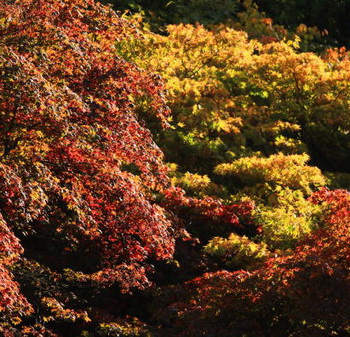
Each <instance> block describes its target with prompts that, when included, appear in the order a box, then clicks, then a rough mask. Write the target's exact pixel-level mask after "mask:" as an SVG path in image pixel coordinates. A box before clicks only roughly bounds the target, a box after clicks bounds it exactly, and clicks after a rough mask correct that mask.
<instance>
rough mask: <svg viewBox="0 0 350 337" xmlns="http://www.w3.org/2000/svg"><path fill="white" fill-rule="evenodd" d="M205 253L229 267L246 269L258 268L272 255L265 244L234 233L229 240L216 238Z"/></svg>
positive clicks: (205, 248)
mask: <svg viewBox="0 0 350 337" xmlns="http://www.w3.org/2000/svg"><path fill="white" fill-rule="evenodd" d="M204 251H205V252H206V253H208V254H210V255H213V256H216V257H217V258H219V259H220V260H222V261H223V262H224V263H225V264H226V265H227V267H231V268H244V269H252V268H256V267H257V265H259V264H261V263H262V262H264V261H265V260H266V259H267V258H268V257H269V255H270V254H271V253H270V252H269V251H268V249H267V246H266V244H265V243H255V242H253V241H251V240H249V239H248V238H247V237H246V236H240V235H238V234H234V233H232V234H230V235H229V237H228V238H227V239H224V238H220V237H214V238H213V239H211V240H210V241H209V243H208V244H207V245H206V246H205V247H204Z"/></svg>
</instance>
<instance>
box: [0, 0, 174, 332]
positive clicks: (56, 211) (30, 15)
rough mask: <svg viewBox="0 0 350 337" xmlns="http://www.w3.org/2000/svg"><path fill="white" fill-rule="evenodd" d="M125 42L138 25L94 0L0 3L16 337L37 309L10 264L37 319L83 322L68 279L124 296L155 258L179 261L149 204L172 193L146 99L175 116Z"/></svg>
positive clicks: (0, 220)
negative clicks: (120, 50) (122, 46)
mask: <svg viewBox="0 0 350 337" xmlns="http://www.w3.org/2000/svg"><path fill="white" fill-rule="evenodd" d="M127 35H134V36H136V32H135V30H134V28H133V27H132V25H130V24H128V23H127V22H126V21H124V20H123V19H121V18H119V17H118V16H117V15H116V14H115V13H114V12H113V11H112V10H111V9H109V8H107V7H104V6H102V5H99V4H96V3H95V2H94V1H91V0H74V1H66V0H50V1H42V0H25V1H8V0H3V1H1V3H0V78H1V81H0V152H1V158H0V166H1V172H0V226H1V227H0V228H1V240H2V243H1V252H0V253H1V256H0V262H1V266H0V273H1V285H0V292H1V298H0V311H1V313H2V314H3V315H4V316H2V317H3V319H2V323H1V324H2V329H5V330H3V331H5V332H6V331H7V333H9V334H10V333H11V331H14V330H11V329H12V328H11V322H14V323H16V324H19V323H20V319H21V317H22V316H23V315H26V314H28V313H29V312H30V311H31V310H33V309H32V307H31V305H30V304H29V303H28V302H27V300H26V299H25V298H24V297H23V295H22V294H21V292H20V290H19V288H18V284H16V283H15V281H14V279H13V277H12V276H11V273H10V272H9V268H10V269H11V266H12V270H13V271H14V273H15V274H16V279H17V280H18V281H19V282H20V283H21V286H22V288H23V291H24V293H25V295H26V296H27V298H28V299H29V301H30V302H31V304H32V305H33V307H35V308H40V309H36V310H40V315H42V317H41V319H40V320H41V321H43V322H50V321H56V320H57V321H71V322H73V321H76V320H78V321H79V320H81V321H82V322H88V321H89V320H90V318H89V317H88V313H86V310H85V307H84V308H82V304H81V303H83V302H84V301H81V299H79V294H78V293H79V291H78V293H76V294H74V291H71V292H70V291H68V292H67V291H66V292H65V291H64V288H65V286H63V285H62V283H65V284H71V286H72V287H73V288H74V287H78V288H77V289H79V287H82V288H84V284H85V286H86V285H88V287H91V285H92V286H93V285H94V284H95V286H96V287H100V288H101V289H102V288H103V287H104V286H110V285H113V284H117V285H119V287H120V289H121V291H122V292H128V291H130V290H131V289H133V288H143V287H145V286H147V285H148V284H149V281H148V278H147V273H148V272H150V271H152V266H151V263H150V261H152V260H157V259H168V258H170V257H171V256H172V254H173V249H174V235H173V232H174V230H173V229H172V226H171V222H170V220H169V219H168V218H167V216H166V213H165V212H164V210H163V209H162V208H161V207H160V206H157V205H156V204H155V203H154V200H153V199H154V193H156V192H157V193H159V192H161V191H163V190H164V189H165V188H166V187H167V186H168V178H167V175H166V168H165V166H164V164H163V162H162V152H161V151H160V150H159V148H158V147H157V145H156V144H155V143H154V141H153V139H152V135H151V133H150V131H149V130H148V129H147V128H146V127H145V125H144V123H143V122H142V120H141V119H140V118H139V116H138V114H137V112H136V111H137V108H138V106H139V105H141V104H144V102H147V107H148V110H147V112H148V113H149V114H152V115H154V116H156V118H158V119H159V120H160V121H161V123H163V122H165V116H166V115H167V114H168V108H167V106H166V105H165V102H164V98H163V86H162V83H161V81H160V79H159V77H157V76H154V75H152V74H150V73H147V72H145V71H142V70H140V69H139V68H137V67H136V66H135V65H133V64H130V63H128V62H126V61H125V60H123V59H122V58H120V57H118V56H117V55H116V50H115V42H116V41H121V40H123V39H125V37H126V36H127ZM163 124H164V123H163ZM20 241H21V243H20ZM21 245H22V247H23V248H24V255H20V254H22V253H23V248H22V247H21ZM18 259H19V260H18ZM16 260H17V262H16ZM14 263H16V264H15V265H13V264H14ZM44 275H46V276H45V277H44ZM32 280H36V281H35V282H34V283H33V282H32ZM72 284H75V286H73V285H72ZM79 284H80V286H79ZM68 287H69V286H68ZM70 306H72V308H70ZM85 306H86V304H85ZM35 314H38V312H36V313H35ZM12 316H14V318H13V319H12V321H10V320H9V319H8V318H9V317H12ZM15 319H16V321H15ZM18 329H20V328H18ZM33 329H34V330H35V329H36V330H35V331H37V332H36V333H37V335H38V336H39V335H40V336H41V334H40V331H41V330H40V329H42V328H39V327H37V328H28V327H27V328H25V327H24V328H23V331H22V334H21V335H23V336H24V335H26V333H28V334H29V335H31V333H32V334H34V332H33V331H34V330H33ZM32 330H33V331H32ZM30 331H32V332H30ZM5 332H3V333H5ZM17 333H18V332H17ZM11 336H12V335H11Z"/></svg>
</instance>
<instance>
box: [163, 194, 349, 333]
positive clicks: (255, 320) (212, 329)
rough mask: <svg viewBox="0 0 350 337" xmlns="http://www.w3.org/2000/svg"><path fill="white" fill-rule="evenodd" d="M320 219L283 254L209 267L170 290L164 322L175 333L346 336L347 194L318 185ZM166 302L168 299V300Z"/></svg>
mask: <svg viewBox="0 0 350 337" xmlns="http://www.w3.org/2000/svg"><path fill="white" fill-rule="evenodd" d="M311 200H312V201H314V202H315V203H324V204H326V205H329V211H328V213H327V214H326V215H325V217H324V219H323V222H322V226H321V228H320V229H319V230H317V231H315V232H314V233H313V234H311V235H310V236H309V237H308V238H307V239H305V240H303V241H302V242H300V244H299V245H298V247H297V248H296V251H295V252H294V253H293V254H291V255H288V256H284V257H278V258H271V259H269V260H268V261H267V262H266V264H265V265H264V267H262V268H260V269H258V270H256V271H253V272H247V271H237V272H227V271H220V272H216V273H208V274H205V275H203V276H202V277H199V278H196V279H194V280H192V281H190V282H188V283H187V284H186V285H185V286H183V287H181V286H179V287H178V288H177V289H176V291H174V290H172V291H170V292H168V293H167V294H166V295H167V297H164V298H165V299H164V301H165V302H167V303H168V309H167V310H163V311H162V313H160V317H161V319H162V320H163V322H168V321H169V320H174V321H173V323H174V324H173V329H172V330H171V331H169V334H170V335H171V334H173V335H176V336H180V335H184V336H194V335H196V336H199V335H213V336H220V335H227V336H228V335H243V334H245V335H246V336H266V335H269V336H292V335H298V336H329V335H332V334H339V333H340V334H344V335H347V332H346V331H347V330H348V326H349V314H350V311H349V308H350V301H349V299H350V277H349V269H350V230H349V229H350V193H349V192H348V191H345V190H337V191H329V190H326V189H323V190H320V191H319V192H316V193H314V194H313V195H312V197H311ZM169 303H170V304H169Z"/></svg>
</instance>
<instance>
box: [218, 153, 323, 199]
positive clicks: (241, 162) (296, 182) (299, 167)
mask: <svg viewBox="0 0 350 337" xmlns="http://www.w3.org/2000/svg"><path fill="white" fill-rule="evenodd" d="M309 159H310V158H309V156H308V155H307V154H302V155H284V154H282V153H278V154H276V155H271V156H269V157H268V158H260V157H256V156H253V157H245V158H240V159H237V160H235V161H233V162H232V163H228V164H220V165H218V166H217V167H216V168H215V173H217V174H220V175H229V176H234V177H235V178H237V179H238V180H239V181H240V182H242V183H244V184H247V185H255V184H258V183H268V184H269V185H271V186H276V185H277V186H282V187H289V188H291V189H295V190H298V189H300V190H301V191H302V192H304V193H306V194H310V193H311V192H312V188H313V187H320V186H324V185H325V184H326V182H327V181H326V178H325V177H324V176H323V175H322V173H321V171H320V169H318V168H317V167H312V166H308V165H306V163H307V161H308V160H309Z"/></svg>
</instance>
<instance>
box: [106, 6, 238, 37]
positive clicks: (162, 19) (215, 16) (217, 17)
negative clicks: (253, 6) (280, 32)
mask: <svg viewBox="0 0 350 337" xmlns="http://www.w3.org/2000/svg"><path fill="white" fill-rule="evenodd" d="M101 2H104V3H111V4H112V5H113V6H114V8H115V9H116V10H129V11H130V12H131V13H133V14H139V13H141V14H142V15H143V19H144V20H145V22H146V24H147V25H149V27H150V28H151V29H152V30H154V31H158V32H159V31H163V30H164V27H165V26H166V25H169V24H177V23H192V24H194V23H196V22H199V23H201V24H204V25H212V24H217V23H220V22H224V21H226V20H227V19H229V18H231V17H233V16H234V15H235V13H236V11H237V10H238V8H239V1H237V0H187V1H185V0H158V1H155V0H132V1H126V0H103V1H101Z"/></svg>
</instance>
